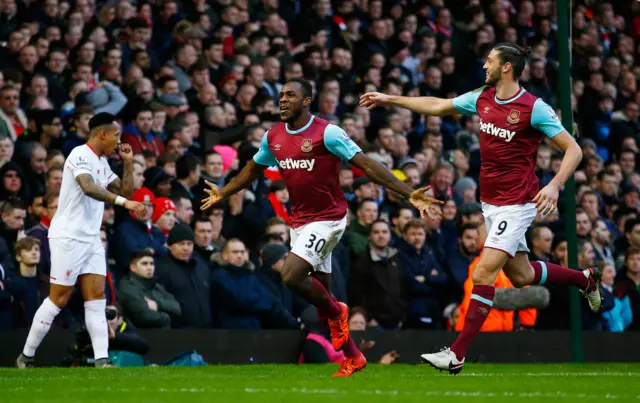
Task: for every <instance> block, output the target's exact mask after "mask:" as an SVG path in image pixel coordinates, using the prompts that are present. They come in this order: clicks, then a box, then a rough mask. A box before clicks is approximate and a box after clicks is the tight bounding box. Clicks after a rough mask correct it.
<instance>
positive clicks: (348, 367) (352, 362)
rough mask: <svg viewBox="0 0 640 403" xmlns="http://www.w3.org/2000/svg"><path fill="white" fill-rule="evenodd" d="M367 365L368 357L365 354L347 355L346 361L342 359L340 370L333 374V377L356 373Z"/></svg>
mask: <svg viewBox="0 0 640 403" xmlns="http://www.w3.org/2000/svg"><path fill="white" fill-rule="evenodd" d="M366 366H367V359H366V358H364V354H362V353H360V355H359V356H358V357H356V358H349V357H345V358H344V361H342V365H341V366H340V369H339V370H338V372H336V373H335V374H333V377H347V376H351V375H353V374H355V373H356V372H360V371H362V370H363V369H365V367H366Z"/></svg>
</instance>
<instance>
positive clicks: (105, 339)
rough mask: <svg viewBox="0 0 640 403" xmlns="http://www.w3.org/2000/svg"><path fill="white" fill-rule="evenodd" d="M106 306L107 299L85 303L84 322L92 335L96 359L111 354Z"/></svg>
mask: <svg viewBox="0 0 640 403" xmlns="http://www.w3.org/2000/svg"><path fill="white" fill-rule="evenodd" d="M106 306H107V300H106V299H99V300H94V301H86V302H85V303H84V322H85V324H86V325H87V331H88V332H89V336H90V337H91V345H92V346H93V356H94V358H95V359H96V360H99V359H101V358H107V357H108V356H109V330H108V328H107V326H108V324H107V317H106V314H105V311H104V310H105V308H106Z"/></svg>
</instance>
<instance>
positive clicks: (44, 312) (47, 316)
mask: <svg viewBox="0 0 640 403" xmlns="http://www.w3.org/2000/svg"><path fill="white" fill-rule="evenodd" d="M59 313H60V308H58V307H57V306H56V304H54V303H53V301H51V300H50V299H49V298H48V297H47V298H46V299H45V300H44V301H42V305H40V308H38V310H37V311H36V314H35V315H34V317H33V323H32V324H31V329H29V336H27V342H26V343H25V345H24V349H23V350H22V354H24V355H25V356H27V357H33V356H34V355H35V354H36V349H37V348H38V346H40V343H42V340H43V339H44V337H45V336H46V335H47V333H49V329H51V324H52V323H53V320H54V319H55V318H56V316H58V314H59Z"/></svg>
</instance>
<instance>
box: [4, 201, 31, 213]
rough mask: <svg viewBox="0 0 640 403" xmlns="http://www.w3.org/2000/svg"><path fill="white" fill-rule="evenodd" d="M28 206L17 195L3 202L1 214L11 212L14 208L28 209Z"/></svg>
mask: <svg viewBox="0 0 640 403" xmlns="http://www.w3.org/2000/svg"><path fill="white" fill-rule="evenodd" d="M26 209H27V208H26V207H25V206H24V203H22V201H20V199H16V198H15V197H12V198H10V199H9V200H7V201H5V202H4V203H2V213H1V214H7V215H9V214H11V213H13V210H26Z"/></svg>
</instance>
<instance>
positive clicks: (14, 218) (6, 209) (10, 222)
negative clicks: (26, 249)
mask: <svg viewBox="0 0 640 403" xmlns="http://www.w3.org/2000/svg"><path fill="white" fill-rule="evenodd" d="M0 211H1V213H0V237H2V238H4V240H5V242H6V243H7V247H8V248H9V250H13V249H14V246H15V244H16V242H17V241H18V240H19V239H20V238H22V237H23V236H24V219H25V218H26V216H27V209H26V208H25V207H24V205H23V204H22V203H21V202H20V201H19V200H16V199H11V200H7V201H5V202H4V203H3V204H2V209H1V210H0Z"/></svg>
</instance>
